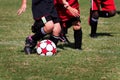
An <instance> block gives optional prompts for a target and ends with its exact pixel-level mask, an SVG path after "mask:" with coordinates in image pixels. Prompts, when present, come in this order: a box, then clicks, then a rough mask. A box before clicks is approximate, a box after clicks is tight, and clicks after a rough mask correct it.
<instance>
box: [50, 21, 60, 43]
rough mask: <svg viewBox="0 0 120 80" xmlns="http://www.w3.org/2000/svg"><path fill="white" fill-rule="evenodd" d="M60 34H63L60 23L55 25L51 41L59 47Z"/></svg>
mask: <svg viewBox="0 0 120 80" xmlns="http://www.w3.org/2000/svg"><path fill="white" fill-rule="evenodd" d="M60 32H61V26H60V24H59V23H55V24H54V29H53V32H52V35H51V36H50V40H52V41H53V42H54V43H55V44H56V45H57V43H58V40H59V38H60V37H59V36H60Z"/></svg>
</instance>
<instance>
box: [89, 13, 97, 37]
mask: <svg viewBox="0 0 120 80" xmlns="http://www.w3.org/2000/svg"><path fill="white" fill-rule="evenodd" d="M98 18H99V13H98V11H91V13H90V26H91V33H90V37H92V38H95V37H97V36H96V31H97V24H98Z"/></svg>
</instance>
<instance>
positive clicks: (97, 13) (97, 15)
mask: <svg viewBox="0 0 120 80" xmlns="http://www.w3.org/2000/svg"><path fill="white" fill-rule="evenodd" d="M92 18H95V19H98V18H99V12H98V11H93V12H92Z"/></svg>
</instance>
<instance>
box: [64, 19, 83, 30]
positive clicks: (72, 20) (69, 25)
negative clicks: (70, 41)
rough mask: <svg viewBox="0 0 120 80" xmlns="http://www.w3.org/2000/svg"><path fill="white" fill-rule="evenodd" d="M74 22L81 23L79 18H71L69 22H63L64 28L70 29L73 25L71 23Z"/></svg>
mask: <svg viewBox="0 0 120 80" xmlns="http://www.w3.org/2000/svg"><path fill="white" fill-rule="evenodd" d="M75 21H79V22H81V20H80V17H74V18H71V19H70V20H68V21H66V22H65V25H66V27H67V28H69V27H71V26H72V25H73V22H75Z"/></svg>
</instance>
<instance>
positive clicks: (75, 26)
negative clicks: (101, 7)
mask: <svg viewBox="0 0 120 80" xmlns="http://www.w3.org/2000/svg"><path fill="white" fill-rule="evenodd" d="M73 29H74V30H80V29H81V25H80V22H74V23H73Z"/></svg>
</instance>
